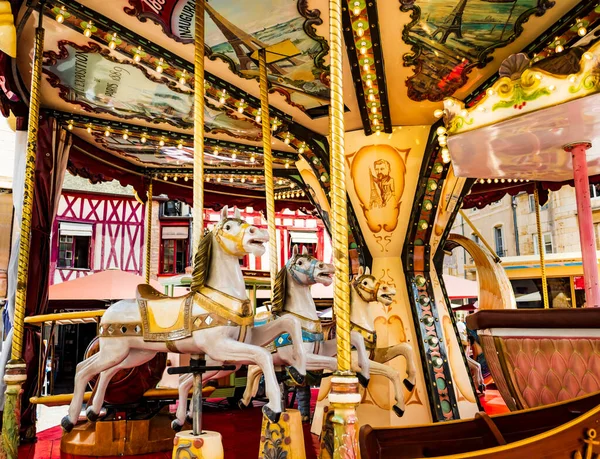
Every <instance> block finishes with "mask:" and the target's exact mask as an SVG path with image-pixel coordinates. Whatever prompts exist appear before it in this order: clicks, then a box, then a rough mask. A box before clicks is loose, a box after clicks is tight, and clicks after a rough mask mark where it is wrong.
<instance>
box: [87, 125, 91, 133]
mask: <svg viewBox="0 0 600 459" xmlns="http://www.w3.org/2000/svg"><path fill="white" fill-rule="evenodd" d="M86 131H87V132H88V134H91V133H92V126H88V127H87V129H86Z"/></svg>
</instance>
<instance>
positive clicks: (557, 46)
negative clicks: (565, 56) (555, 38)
mask: <svg viewBox="0 0 600 459" xmlns="http://www.w3.org/2000/svg"><path fill="white" fill-rule="evenodd" d="M554 49H555V50H556V52H557V53H562V52H563V51H564V50H565V48H564V47H563V45H556V48H554Z"/></svg>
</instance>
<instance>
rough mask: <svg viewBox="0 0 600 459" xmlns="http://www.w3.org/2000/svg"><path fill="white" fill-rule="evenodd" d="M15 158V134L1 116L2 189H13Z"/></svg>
mask: <svg viewBox="0 0 600 459" xmlns="http://www.w3.org/2000/svg"><path fill="white" fill-rule="evenodd" d="M14 157H15V133H14V132H13V131H12V130H11V129H10V128H9V127H8V121H7V120H6V118H4V117H3V116H0V188H12V176H13V166H14Z"/></svg>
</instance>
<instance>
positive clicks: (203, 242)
mask: <svg viewBox="0 0 600 459" xmlns="http://www.w3.org/2000/svg"><path fill="white" fill-rule="evenodd" d="M212 242H213V235H212V233H210V232H207V233H205V234H204V236H202V238H201V239H200V244H199V246H198V251H197V252H196V256H195V257H194V271H193V272H192V283H191V284H190V290H191V291H192V292H197V291H198V290H200V289H201V288H202V287H204V285H205V284H206V280H207V279H208V270H209V268H210V262H211V255H212Z"/></svg>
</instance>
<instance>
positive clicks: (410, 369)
mask: <svg viewBox="0 0 600 459" xmlns="http://www.w3.org/2000/svg"><path fill="white" fill-rule="evenodd" d="M414 355H415V354H414V351H413V348H412V347H411V346H410V344H408V343H400V344H396V345H394V346H390V347H386V348H379V349H376V350H375V356H374V358H373V360H375V361H376V362H379V363H386V362H389V361H390V360H392V359H395V358H396V357H398V356H401V357H404V358H405V359H406V373H407V375H406V378H404V381H403V382H404V386H405V387H406V389H407V390H408V391H409V392H412V390H413V389H414V388H415V384H416V382H417V379H416V378H417V367H416V365H415V358H414Z"/></svg>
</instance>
